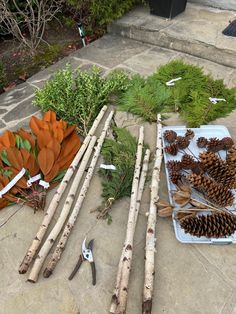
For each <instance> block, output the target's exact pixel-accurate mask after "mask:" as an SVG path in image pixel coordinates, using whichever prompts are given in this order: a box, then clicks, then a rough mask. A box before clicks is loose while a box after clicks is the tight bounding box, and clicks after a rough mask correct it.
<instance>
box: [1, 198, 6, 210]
mask: <svg viewBox="0 0 236 314" xmlns="http://www.w3.org/2000/svg"><path fill="white" fill-rule="evenodd" d="M7 205H8V200H6V199H5V198H1V199H0V209H3V208H4V207H6V206H7Z"/></svg>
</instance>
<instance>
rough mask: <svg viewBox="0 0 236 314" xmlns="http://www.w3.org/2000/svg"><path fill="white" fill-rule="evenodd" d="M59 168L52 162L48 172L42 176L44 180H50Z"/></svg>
mask: <svg viewBox="0 0 236 314" xmlns="http://www.w3.org/2000/svg"><path fill="white" fill-rule="evenodd" d="M59 170H60V168H59V165H58V164H54V166H53V167H52V169H51V170H50V172H49V173H48V174H47V175H46V176H45V177H44V180H45V181H47V182H51V181H52V180H53V179H54V178H55V177H56V176H57V174H58V172H59Z"/></svg>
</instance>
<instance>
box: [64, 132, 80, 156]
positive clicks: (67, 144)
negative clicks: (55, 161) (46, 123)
mask: <svg viewBox="0 0 236 314" xmlns="http://www.w3.org/2000/svg"><path fill="white" fill-rule="evenodd" d="M80 145H81V143H80V138H79V136H78V135H77V134H76V133H75V132H73V133H72V134H71V135H70V136H68V137H67V138H66V139H65V140H64V141H63V143H62V148H61V154H60V157H65V156H67V155H70V154H71V153H76V152H77V151H78V150H79V148H80Z"/></svg>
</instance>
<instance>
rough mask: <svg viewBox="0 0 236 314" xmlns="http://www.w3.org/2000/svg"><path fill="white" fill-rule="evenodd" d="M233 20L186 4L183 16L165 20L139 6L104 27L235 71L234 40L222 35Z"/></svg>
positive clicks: (228, 15)
mask: <svg viewBox="0 0 236 314" xmlns="http://www.w3.org/2000/svg"><path fill="white" fill-rule="evenodd" d="M234 18H236V11H226V10H219V9H215V8H210V7H206V6H200V5H196V4H192V3H188V4H187V7H186V10H185V12H183V13H182V14H180V15H178V16H176V17H175V18H174V19H173V20H168V19H164V18H161V17H158V16H154V15H151V14H150V13H149V8H148V7H143V6H142V7H137V8H135V9H134V10H132V11H131V12H129V13H128V14H126V15H125V16H124V17H122V18H121V19H119V20H117V21H115V22H113V23H111V24H110V25H108V32H109V33H111V34H117V35H120V36H123V37H128V38H131V39H135V40H138V41H140V42H144V43H149V44H153V45H156V46H160V47H164V48H169V49H173V50H177V51H180V52H184V53H188V54H190V55H193V56H197V57H200V58H203V59H206V60H210V61H213V62H216V63H219V64H223V65H226V66H230V67H233V68H236V37H228V36H225V35H223V34H222V30H223V29H224V28H225V27H226V26H227V25H228V23H229V21H230V20H233V19H234Z"/></svg>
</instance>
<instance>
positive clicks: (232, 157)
mask: <svg viewBox="0 0 236 314" xmlns="http://www.w3.org/2000/svg"><path fill="white" fill-rule="evenodd" d="M226 162H227V165H228V166H229V168H230V169H236V145H233V146H232V147H231V148H230V149H229V150H228V153H227V156H226Z"/></svg>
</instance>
